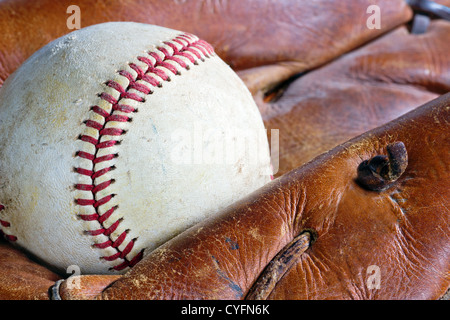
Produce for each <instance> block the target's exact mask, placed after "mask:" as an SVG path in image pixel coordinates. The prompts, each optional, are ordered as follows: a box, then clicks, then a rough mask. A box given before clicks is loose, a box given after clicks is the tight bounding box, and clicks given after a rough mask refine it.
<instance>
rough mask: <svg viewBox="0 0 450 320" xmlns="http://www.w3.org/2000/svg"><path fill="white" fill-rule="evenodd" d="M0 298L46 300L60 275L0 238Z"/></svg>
mask: <svg viewBox="0 0 450 320" xmlns="http://www.w3.org/2000/svg"><path fill="white" fill-rule="evenodd" d="M0 270H1V271H0V300H48V297H49V295H48V290H49V289H50V287H51V286H53V285H54V284H55V281H57V280H59V279H60V278H61V277H60V276H59V275H57V274H56V273H54V272H52V271H50V270H48V269H47V268H45V267H43V266H41V265H40V264H39V263H37V262H35V261H33V260H31V259H30V258H29V257H27V256H26V255H25V254H24V253H22V252H20V251H19V250H17V249H12V248H11V246H10V245H9V244H7V243H6V242H5V241H3V239H0Z"/></svg>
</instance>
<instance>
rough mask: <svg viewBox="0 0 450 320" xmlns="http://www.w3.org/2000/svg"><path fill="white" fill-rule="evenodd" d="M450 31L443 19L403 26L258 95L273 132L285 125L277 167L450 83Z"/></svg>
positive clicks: (285, 167) (289, 165) (294, 163)
mask: <svg viewBox="0 0 450 320" xmlns="http://www.w3.org/2000/svg"><path fill="white" fill-rule="evenodd" d="M448 34H450V23H449V22H446V21H442V20H435V21H433V23H432V24H431V25H430V27H429V30H428V31H427V33H425V34H421V35H414V34H410V33H409V32H408V30H407V29H406V27H401V28H398V29H396V30H395V31H393V32H391V33H389V34H388V35H385V36H383V37H381V38H380V39H378V40H377V41H374V42H371V43H369V44H367V45H366V46H364V47H362V48H360V49H358V50H355V51H353V52H351V53H348V54H346V55H344V56H342V57H341V58H339V59H337V60H336V61H334V62H332V63H330V64H328V65H326V66H324V67H323V68H320V69H317V70H314V71H311V72H309V73H307V74H305V75H303V76H301V77H299V78H298V79H296V80H295V81H293V82H292V83H291V84H290V85H289V86H288V87H287V89H285V91H282V92H281V93H280V96H279V97H278V99H274V100H272V101H264V100H263V99H262V97H261V96H255V100H256V101H257V103H258V105H259V107H260V110H261V113H262V115H263V118H264V121H265V125H266V128H267V129H268V132H269V133H270V132H271V130H272V129H278V130H279V141H275V142H279V159H276V158H275V159H273V163H274V165H275V164H276V163H277V160H279V161H278V172H277V175H278V176H280V175H282V174H284V173H286V172H288V171H289V170H292V169H293V168H296V167H298V166H300V165H302V164H304V163H306V162H307V161H309V160H311V159H313V158H314V157H316V156H318V155H319V154H321V153H323V152H325V151H327V150H330V149H332V148H333V147H335V146H336V145H338V144H340V143H343V142H345V141H347V140H348V139H351V138H352V137H355V136H357V135H359V134H362V133H363V132H366V131H368V130H371V129H373V128H375V127H377V126H380V125H383V124H384V123H386V122H388V121H391V120H393V119H395V118H397V117H398V116H400V115H402V114H404V113H406V112H408V111H410V110H412V109H413V108H416V107H417V106H419V105H421V104H423V103H426V102H428V101H430V100H432V99H434V98H436V97H437V96H439V95H440V94H443V93H446V92H448V91H450V81H449V79H450V58H449V55H448V54H447V52H449V50H450V41H448ZM275 167H277V166H276V165H275Z"/></svg>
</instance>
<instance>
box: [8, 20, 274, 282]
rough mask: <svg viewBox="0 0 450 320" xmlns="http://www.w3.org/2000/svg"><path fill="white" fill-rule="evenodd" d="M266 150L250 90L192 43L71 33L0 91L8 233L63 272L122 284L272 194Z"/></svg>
mask: <svg viewBox="0 0 450 320" xmlns="http://www.w3.org/2000/svg"><path fill="white" fill-rule="evenodd" d="M266 137H267V136H266V132H265V129H264V125H263V122H262V118H261V115H260V114H259V111H258V109H257V106H256V105H255V103H254V101H253V99H252V96H251V95H250V93H249V91H248V90H247V88H246V87H245V85H244V84H243V82H242V81H241V80H240V79H239V78H238V76H237V75H236V74H235V73H234V72H233V71H232V70H231V68H230V67H229V66H228V65H227V64H226V63H224V62H223V61H222V60H221V59H220V58H219V57H218V56H217V55H216V53H214V51H213V48H212V47H211V46H210V45H209V44H208V43H206V42H205V41H202V40H200V39H198V38H197V37H196V36H194V35H192V34H188V33H185V32H180V31H176V30H171V29H167V28H163V27H158V26H152V25H146V24H140V23H132V22H111V23H104V24H99V25H95V26H90V27H87V28H84V29H80V30H77V31H74V32H72V33H69V34H68V35H66V36H64V37H62V38H59V39H57V40H55V41H53V42H51V43H49V44H48V45H46V46H45V47H43V48H42V49H40V50H39V51H37V52H36V53H35V54H34V55H33V56H31V57H30V58H29V59H28V60H27V61H26V62H25V63H24V64H23V65H22V66H21V67H20V68H19V69H18V70H16V72H14V73H13V74H12V75H11V76H10V77H9V78H8V79H7V81H6V82H5V83H4V86H3V87H2V88H1V89H0V138H1V139H0V226H1V232H2V234H3V236H4V237H6V239H8V240H9V241H10V242H12V243H14V244H15V245H17V246H19V247H21V248H23V249H24V250H26V251H27V252H29V253H30V254H31V255H32V256H34V257H36V258H37V259H39V260H40V261H42V262H43V263H45V264H47V265H48V266H50V267H53V268H55V269H56V270H59V271H61V272H67V268H69V267H71V268H74V266H77V267H78V268H79V270H80V272H81V273H85V274H89V273H97V274H100V273H101V274H104V273H110V272H112V273H123V272H126V271H127V270H129V268H131V267H133V266H134V265H135V264H136V263H138V262H139V260H141V259H142V257H144V256H145V255H146V254H148V253H149V252H151V251H152V250H153V249H155V248H156V247H158V246H159V245H161V244H162V243H164V242H166V241H168V240H169V239H171V238H172V237H174V236H176V235H177V234H179V233H181V232H182V231H184V230H185V229H187V228H189V227H190V226H192V225H194V224H196V223H198V222H200V221H202V220H203V219H206V218H208V217H211V216H214V215H215V214H217V213H218V212H219V210H220V209H221V208H224V207H226V206H228V205H230V204H232V203H233V202H235V201H237V200H239V199H241V198H242V197H244V196H245V195H247V194H249V193H251V192H253V191H254V190H256V189H258V188H260V187H261V186H263V185H264V184H266V183H267V182H268V181H269V180H270V154H269V147H268V142H267V138H266ZM230 236H231V235H230ZM224 241H225V239H224ZM71 270H73V269H71Z"/></svg>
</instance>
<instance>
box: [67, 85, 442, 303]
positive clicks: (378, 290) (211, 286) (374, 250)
mask: <svg viewBox="0 0 450 320" xmlns="http://www.w3.org/2000/svg"><path fill="white" fill-rule="evenodd" d="M449 130H450V93H448V94H446V95H444V96H442V97H440V98H438V99H436V100H433V101H431V102H430V103H428V104H426V105H424V106H422V107H420V108H418V109H416V110H414V111H412V112H410V113H408V114H406V115H404V116H402V117H401V118H399V119H397V120H395V121H392V122H390V123H388V124H386V125H384V126H382V127H379V128H377V129H374V130H372V131H369V132H367V133H365V134H363V135H361V136H359V137H357V138H355V139H352V140H350V141H349V142H347V143H344V144H342V145H340V146H338V147H336V148H334V149H333V150H331V151H329V152H328V153H326V154H324V155H322V156H320V157H318V158H316V159H315V160H313V161H312V162H310V163H308V164H307V165H305V166H302V167H301V168H299V169H296V170H293V171H291V172H289V173H287V174H285V175H284V176H282V177H281V178H278V179H276V180H274V181H272V182H271V183H270V184H268V185H266V186H265V187H264V188H262V189H261V190H259V191H257V192H255V193H254V194H252V195H250V196H248V197H247V198H246V199H244V200H242V201H240V202H239V203H236V204H234V205H233V206H231V207H229V208H227V209H226V210H224V211H222V212H221V215H220V216H219V217H217V218H214V219H209V220H207V221H204V222H203V223H200V224H199V225H197V226H195V227H194V228H192V229H190V230H188V231H186V232H184V233H182V234H180V235H179V236H177V237H176V238H174V239H172V240H170V241H169V242H167V243H165V244H164V245H163V246H161V247H160V248H158V249H156V250H155V251H154V252H152V253H151V254H150V255H149V256H147V257H146V258H144V260H142V261H141V262H140V263H138V264H137V265H136V266H135V267H134V268H133V269H132V270H131V271H130V272H128V273H127V274H125V275H124V276H122V277H121V278H119V279H110V282H111V281H113V280H116V281H114V282H112V283H111V284H110V285H109V287H107V288H106V289H104V290H103V291H102V292H101V293H100V294H99V295H98V296H97V298H99V299H244V298H247V299H436V298H440V297H442V296H443V295H444V293H445V292H446V290H447V289H448V288H449V287H450V276H449V272H448V270H449V269H450V242H449V241H448V239H449V234H450V216H449V215H448V207H449V205H450V202H449V200H450V190H449V188H448V185H449V183H450V174H449V170H448V169H449V166H450V158H449V154H448V150H449V146H450V140H449V136H448V132H449ZM443 133H446V134H443ZM367 160H369V161H367ZM361 163H362V165H361ZM374 190H378V191H374ZM83 277H86V278H87V279H86V280H83V279H79V281H80V282H79V283H80V284H83V285H86V286H87V288H91V289H92V288H94V286H93V285H92V283H95V282H96V281H95V279H92V277H90V276H81V278H83ZM105 280H107V278H106V277H104V278H103V281H105ZM70 281H73V280H72V279H71V280H70ZM84 281H86V282H84ZM89 282H91V283H89ZM80 288H81V290H78V291H73V290H69V289H68V288H67V287H66V286H65V285H64V283H63V284H62V286H61V287H60V288H59V294H60V296H61V297H62V298H72V299H74V298H80V297H81V298H86V295H84V294H83V288H82V286H80ZM96 289H97V290H98V287H97V288H96ZM89 294H91V295H92V294H93V292H92V291H90V292H89Z"/></svg>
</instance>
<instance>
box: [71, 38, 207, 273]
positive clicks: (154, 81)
mask: <svg viewBox="0 0 450 320" xmlns="http://www.w3.org/2000/svg"><path fill="white" fill-rule="evenodd" d="M163 43H164V45H162V46H159V47H157V48H156V50H154V51H150V52H147V56H145V55H142V56H138V57H137V60H138V61H140V62H141V63H142V64H141V65H138V64H137V63H129V64H128V66H129V68H130V69H129V70H120V71H118V74H119V75H120V76H122V77H124V78H125V79H126V80H127V81H128V85H127V86H126V87H125V86H124V85H123V84H122V83H119V81H112V80H110V81H107V82H105V84H106V86H107V87H109V88H111V89H113V91H112V92H109V93H107V92H102V93H101V94H100V95H99V97H100V99H101V100H103V102H106V105H107V107H108V109H109V110H106V109H105V108H104V107H101V106H100V105H95V106H92V107H91V111H93V114H95V116H96V117H97V118H98V116H100V119H101V120H102V121H96V120H92V119H89V120H86V121H85V122H84V124H85V126H86V127H87V128H88V129H89V130H88V131H87V132H94V133H96V135H97V136H96V137H94V136H92V135H90V134H82V135H80V136H79V137H78V138H79V139H80V140H81V141H83V142H85V143H87V144H90V145H92V146H94V148H95V150H94V152H93V153H90V152H86V151H82V150H80V151H78V152H77V153H76V156H77V157H81V158H84V159H87V160H89V161H90V162H91V163H92V168H93V170H90V169H85V168H81V167H80V168H75V171H76V172H77V173H78V174H80V175H83V176H89V177H90V179H91V183H88V184H76V185H75V186H74V187H75V189H77V190H80V191H88V192H91V194H92V198H93V199H87V198H86V199H85V198H77V199H75V202H76V204H77V205H80V206H91V207H93V208H94V211H95V212H94V213H92V214H79V215H78V217H79V218H80V219H82V220H84V221H97V222H98V223H99V225H100V228H98V229H93V230H86V231H85V233H86V234H88V235H91V236H98V235H104V236H106V239H107V240H106V241H104V242H99V243H95V244H94V245H93V247H94V248H98V249H106V248H114V249H115V253H114V254H112V255H107V256H106V255H105V256H102V257H101V259H104V260H106V261H116V260H118V259H122V260H123V262H121V263H120V264H117V265H115V266H113V267H111V268H110V269H113V270H116V271H120V270H123V269H125V268H127V267H130V268H131V267H133V266H134V265H135V264H136V263H137V262H139V261H140V260H141V259H142V257H143V251H144V249H145V248H144V249H142V250H141V251H140V252H139V253H137V254H135V255H134V256H133V257H127V256H128V254H129V253H130V252H131V251H132V249H133V247H134V245H135V242H136V241H137V238H133V239H131V240H128V242H126V238H127V234H128V233H129V232H130V230H129V229H126V230H124V231H123V232H121V233H120V234H119V235H117V234H116V237H115V238H113V236H112V235H113V233H114V232H115V231H116V229H117V228H118V226H119V225H120V223H121V222H122V221H123V219H124V218H123V217H121V218H119V219H117V218H116V219H115V220H113V221H111V219H109V218H110V217H111V216H112V214H113V213H114V212H115V211H116V210H117V209H118V207H119V206H118V205H117V204H114V203H112V204H110V202H111V200H112V199H113V198H114V197H115V196H116V195H115V194H113V193H109V192H108V187H109V186H110V185H111V184H113V183H114V182H115V180H114V179H113V178H110V177H106V178H105V176H109V175H110V174H109V173H110V172H111V171H112V170H114V169H115V165H114V164H112V165H108V163H109V164H111V161H113V160H114V159H115V158H117V157H119V154H118V153H102V152H101V150H102V149H105V150H107V149H108V148H111V147H113V146H115V145H119V144H120V140H115V139H114V138H115V137H119V136H122V135H123V134H125V133H126V130H125V129H124V128H123V125H122V124H124V123H128V122H131V120H132V118H131V117H130V114H132V113H134V112H137V109H136V108H135V107H133V106H132V105H130V104H127V103H126V101H130V102H132V101H136V102H138V103H143V102H145V96H147V95H149V94H152V93H153V89H154V88H160V87H162V84H163V82H165V81H170V80H171V78H170V74H173V75H180V69H179V68H180V67H181V68H183V69H186V70H189V68H190V66H189V63H188V62H191V63H192V64H194V65H196V64H198V61H204V58H209V57H210V56H211V55H212V54H213V53H214V50H213V48H212V47H211V46H210V45H209V44H208V43H206V42H205V41H203V40H200V39H198V38H197V37H195V36H193V35H191V34H187V33H184V34H181V35H179V36H177V37H175V38H174V39H172V40H170V41H165V42H163ZM125 79H123V80H124V81H125V83H126V82H127V81H126V80H125ZM131 89H133V90H131ZM132 91H133V92H132ZM102 122H103V123H102ZM92 129H93V130H92ZM108 137H110V138H109V139H108ZM103 138H105V139H103ZM103 140H104V141H103ZM99 164H100V167H101V168H100V169H98V170H95V168H96V165H99ZM96 180H100V181H101V182H96ZM99 195H100V196H99ZM105 206H106V207H105ZM99 208H102V212H103V213H102V212H100V211H99Z"/></svg>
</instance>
